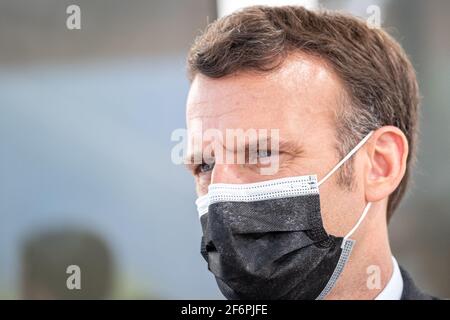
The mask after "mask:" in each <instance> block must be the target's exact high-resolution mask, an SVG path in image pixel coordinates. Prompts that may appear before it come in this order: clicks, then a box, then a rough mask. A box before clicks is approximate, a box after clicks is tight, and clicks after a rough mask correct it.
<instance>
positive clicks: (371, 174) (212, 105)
mask: <svg viewBox="0 0 450 320" xmlns="http://www.w3.org/2000/svg"><path fill="white" fill-rule="evenodd" d="M342 92H343V86H342V83H341V81H340V79H339V77H338V76H337V75H336V74H335V73H334V72H333V70H332V69H331V68H330V67H329V66H328V65H327V64H326V63H324V62H323V61H322V60H321V59H319V58H316V57H311V56H308V55H306V54H301V53H298V54H295V55H291V56H289V57H288V58H287V59H286V60H285V62H284V63H283V65H282V66H281V67H280V68H278V69H277V70H275V71H272V72H269V73H264V74H257V73H254V72H253V73H251V72H242V73H237V74H233V75H229V76H226V77H223V78H219V79H212V78H208V77H206V76H203V75H199V74H198V75H196V76H195V78H194V80H193V82H192V84H191V88H190V92H189V96H188V100H187V126H188V134H189V138H190V139H191V141H192V139H193V137H194V135H195V134H199V133H200V132H204V131H205V130H207V129H210V128H215V129H218V130H219V131H220V132H225V129H227V128H230V129H237V128H241V129H244V130H246V129H249V128H257V129H259V128H266V129H279V130H280V131H279V132H280V141H283V143H282V144H281V145H280V150H279V151H280V158H279V159H280V160H279V161H280V162H279V170H278V171H277V172H276V174H274V175H272V176H267V175H261V174H259V173H258V170H255V166H257V165H250V164H244V165H239V164H226V163H221V164H216V165H215V166H214V167H212V168H211V167H209V168H208V166H200V168H199V166H198V165H188V168H189V169H190V170H191V172H192V173H193V175H194V177H195V182H196V187H197V192H198V195H199V196H201V195H203V194H206V193H207V187H208V185H209V184H211V183H251V182H258V181H264V180H271V179H277V178H282V177H288V176H299V175H309V174H317V176H318V180H320V179H321V178H322V177H323V176H325V175H326V174H327V173H328V172H329V170H331V169H332V168H333V167H334V166H335V165H336V164H337V163H338V162H339V161H340V158H339V155H338V152H337V150H336V144H337V143H338V141H337V139H336V116H335V115H336V112H337V111H338V110H339V109H338V108H339V105H338V101H339V96H340V94H341V93H342ZM200 124H201V126H200ZM202 143H203V146H204V147H207V146H208V145H209V147H211V143H210V141H202ZM224 148H226V142H225V146H224ZM191 151H192V150H190V152H191ZM407 155H408V143H407V140H406V137H405V135H404V134H403V133H402V132H401V131H400V130H399V129H398V128H396V127H392V126H385V127H382V128H379V129H378V130H376V131H375V132H374V134H373V135H372V137H371V138H370V139H369V141H368V142H367V143H366V144H365V145H364V146H363V147H362V148H361V149H360V150H359V151H358V152H357V153H356V154H355V155H354V156H353V158H352V159H353V171H354V173H353V175H354V177H353V178H354V183H353V187H352V188H351V190H349V188H346V187H344V186H342V185H339V184H338V182H337V172H336V173H335V174H334V175H332V176H331V177H330V178H329V179H328V180H327V181H326V182H325V183H324V184H323V185H321V186H320V199H321V212H322V220H323V223H324V227H325V229H326V231H327V232H328V233H330V234H333V235H336V236H344V235H346V234H347V233H348V232H349V231H350V230H351V229H352V227H353V226H354V224H355V223H356V222H357V220H358V218H359V217H360V215H361V213H362V211H363V209H364V207H365V206H366V204H367V202H372V207H371V209H370V211H369V212H368V214H367V216H366V218H365V220H364V221H363V222H362V223H361V225H360V227H359V229H358V230H357V231H356V232H355V233H354V234H353V235H352V237H351V238H352V239H354V240H356V245H355V247H354V249H353V252H352V255H351V258H350V260H349V263H348V264H347V266H346V268H345V269H344V272H343V274H342V275H341V277H340V278H339V280H338V282H337V284H336V286H335V287H334V289H333V290H332V292H331V293H330V294H329V295H328V296H327V299H373V298H375V297H376V296H377V295H378V294H379V293H380V291H381V290H382V289H383V288H384V287H385V286H386V284H387V282H388V281H389V279H390V278H391V275H392V270H393V267H392V260H391V250H390V246H389V239H388V232H387V222H386V209H387V202H388V197H389V195H390V194H391V193H392V192H393V191H394V190H395V189H396V188H397V186H398V185H399V184H400V182H401V179H402V178H403V176H404V174H405V169H406V158H407ZM201 168H203V169H204V170H200V169H201ZM202 171H204V172H202ZM369 266H377V267H378V268H379V270H380V277H381V286H380V288H379V289H377V288H375V289H374V288H371V289H369V288H368V286H367V281H368V277H369V274H368V272H367V268H368V267H369Z"/></svg>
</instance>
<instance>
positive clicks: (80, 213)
mask: <svg viewBox="0 0 450 320" xmlns="http://www.w3.org/2000/svg"><path fill="white" fill-rule="evenodd" d="M272 2H274V1H247V0H246V1H225V0H224V1H220V0H219V1H218V2H216V1H214V0H185V1H175V0H164V1H161V0H160V1H145V0H127V1H119V0H107V1H106V0H71V1H66V0H0V298H1V299H16V298H48V297H55V296H58V294H59V292H60V291H59V290H61V288H59V287H58V283H60V282H61V281H59V282H58V281H57V279H59V278H61V279H66V278H67V277H68V274H66V273H65V270H63V269H62V268H61V267H60V266H66V265H68V264H71V263H75V262H77V263H78V264H81V269H82V270H89V271H86V274H84V273H82V278H83V276H86V277H88V279H91V281H89V282H90V283H93V284H95V286H94V288H96V289H92V290H91V291H90V292H89V295H88V296H69V297H64V298H80V297H81V298H105V297H110V298H121V299H131V298H137V299H140V298H143V299H145V298H151V299H166V298H171V299H214V298H219V299H220V298H223V297H222V295H221V294H220V292H219V290H218V289H217V286H216V283H215V281H214V279H213V276H212V275H211V274H210V273H209V272H208V270H207V265H206V263H205V262H204V260H203V258H202V257H201V255H200V252H199V250H200V235H201V228H200V223H199V221H198V217H197V212H196V208H195V206H194V200H195V193H194V185H193V180H192V179H191V177H190V175H189V174H188V172H186V171H185V169H184V168H183V167H182V166H177V165H174V164H172V162H171V157H170V155H171V149H172V147H173V146H174V144H175V143H174V142H172V141H171V139H170V137H171V133H172V131H173V130H174V129H177V128H184V127H185V121H184V107H185V99H186V96H187V92H188V88H189V83H188V81H187V79H186V72H185V56H186V52H187V50H188V48H189V46H190V44H191V43H192V41H193V39H194V37H195V36H196V35H198V34H199V33H200V31H201V30H202V29H203V28H204V27H205V26H206V25H207V23H208V22H211V21H213V20H215V19H216V18H217V17H218V16H222V15H224V14H226V13H229V12H231V11H233V10H234V9H236V8H238V7H241V6H244V5H248V4H255V3H259V4H264V3H272ZM275 2H276V3H277V4H283V3H286V4H302V5H305V6H307V7H310V8H317V7H319V6H321V7H325V8H330V9H337V10H342V11H347V12H351V13H353V14H356V15H358V16H360V17H362V18H367V17H369V16H370V13H369V12H368V11H367V9H368V7H369V6H371V5H376V6H378V7H379V8H380V9H381V23H382V25H383V27H385V28H387V30H388V31H389V32H390V33H391V34H392V35H393V36H394V37H395V38H396V39H397V40H398V41H400V43H401V44H402V45H403V46H404V48H405V49H406V51H407V52H408V53H409V55H410V57H411V59H412V61H413V64H414V66H415V67H416V70H417V72H418V75H419V80H420V84H421V91H422V95H423V107H422V119H421V120H422V122H421V141H420V147H419V154H418V163H417V166H416V169H415V172H414V181H415V183H414V186H413V187H412V188H411V189H410V192H409V194H408V196H407V198H406V199H405V201H404V202H403V205H402V206H401V208H400V209H399V210H398V211H397V212H396V214H395V215H394V217H393V220H392V221H391V224H390V236H391V239H392V246H393V251H394V254H395V256H396V257H397V260H398V261H399V262H400V264H402V265H403V266H404V267H405V268H406V269H407V270H408V271H409V272H410V273H411V274H412V275H413V277H414V278H415V280H416V282H417V284H418V285H419V286H420V287H421V288H422V289H424V290H425V291H428V292H430V293H432V294H434V295H437V296H441V297H450V276H449V270H450V250H449V248H450V233H449V230H450V163H449V159H450V142H449V137H450V125H449V123H450V108H449V102H448V101H450V90H449V87H450V59H449V58H450V37H449V36H448V33H449V31H450V20H449V19H448V14H450V2H449V1H446V0H431V1H420V0H391V1H388V0H385V1H383V0H379V1H377V0H371V1H365V0H353V1H352V0H322V1H314V0H313V1H275ZM72 4H75V5H78V6H79V7H80V9H81V29H80V30H69V29H68V28H67V27H66V20H67V18H68V16H69V14H67V13H66V9H67V7H68V6H69V5H72ZM75 264H76V263H75ZM61 270H62V273H61ZM82 272H83V271H82ZM55 279H56V280H55ZM55 281H56V282H55ZM64 284H65V283H64Z"/></svg>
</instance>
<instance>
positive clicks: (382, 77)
mask: <svg viewBox="0 0 450 320" xmlns="http://www.w3.org/2000/svg"><path fill="white" fill-rule="evenodd" d="M188 66H189V75H190V78H191V81H192V86H191V90H190V94H189V98H188V110H187V121H188V128H189V130H190V134H192V133H193V132H195V131H196V130H198V128H199V126H198V123H202V128H201V130H207V129H209V128H216V129H219V130H225V129H230V128H241V129H244V130H246V129H249V128H256V129H260V128H267V129H279V130H280V164H279V166H280V168H279V170H278V172H277V173H276V174H275V175H274V177H273V178H278V177H284V176H294V175H304V174H310V173H317V174H318V175H319V179H320V177H321V175H322V176H323V175H324V174H326V173H327V171H328V170H330V169H331V168H332V167H333V166H334V165H335V164H336V163H337V162H338V161H339V160H340V159H341V158H342V157H343V156H344V155H345V154H346V153H347V152H348V151H350V150H351V149H352V147H353V146H355V145H356V144H357V143H358V141H360V140H361V139H362V138H363V137H364V136H365V135H366V134H368V133H369V132H370V131H372V130H377V131H376V132H375V134H374V136H373V137H372V138H371V140H370V141H369V144H368V146H367V147H366V148H365V153H363V152H361V153H359V154H357V155H356V156H355V157H354V158H353V159H350V160H349V161H348V162H347V163H346V164H345V165H344V167H343V168H342V169H341V170H339V171H338V172H337V174H336V176H335V177H334V179H335V180H334V182H328V183H327V184H324V186H323V188H321V194H322V197H325V198H326V199H328V200H326V199H325V200H326V201H325V203H324V204H323V206H324V208H326V207H327V202H328V203H329V205H330V207H329V208H328V209H331V208H333V210H332V211H333V215H335V216H336V211H337V209H338V208H337V207H336V206H338V207H341V208H340V209H339V211H341V212H345V211H346V210H350V211H352V209H351V207H352V206H353V207H354V206H356V204H358V203H359V202H361V203H362V202H364V201H366V200H367V201H375V202H376V201H382V202H385V205H386V212H387V218H388V219H389V218H390V217H391V215H392V213H393V212H394V210H395V209H396V208H397V206H398V204H399V202H400V200H401V198H402V196H403V195H404V192H405V190H406V186H407V182H408V176H409V172H410V166H411V163H412V160H413V154H414V150H415V145H416V137H415V135H416V130H417V119H418V104H419V93H418V86H417V81H416V77H415V72H414V69H413V67H412V66H411V64H410V62H409V60H408V58H407V57H406V55H405V53H404V51H403V50H402V49H401V47H400V46H399V45H398V44H397V43H396V42H395V40H393V39H392V38H391V37H390V36H389V35H388V34H386V33H385V32H384V31H382V30H380V29H371V28H370V27H369V26H367V25H366V24H365V23H364V21H360V20H358V19H356V18H354V17H351V16H347V15H343V14H337V13H327V12H320V13H315V12H311V11H308V10H306V9H304V8H302V7H251V8H247V9H244V10H242V11H239V12H236V13H234V14H232V15H230V16H227V17H224V18H222V19H220V20H218V21H216V22H214V23H212V24H211V25H209V26H208V28H207V30H206V31H205V32H204V33H203V34H202V35H201V36H200V37H199V38H197V40H196V41H195V43H194V45H193V46H192V48H191V51H190V53H189V57H188ZM200 167H201V166H200ZM204 167H206V168H207V169H206V170H205V169H203V167H201V168H199V167H195V168H193V170H196V171H195V175H196V180H197V185H198V190H199V192H200V193H205V190H206V189H205V187H207V185H208V184H210V183H217V182H228V183H243V182H253V181H259V180H267V179H268V177H267V176H261V175H259V174H258V173H257V171H256V170H254V167H255V166H251V165H249V166H242V165H227V164H220V165H216V166H215V167H214V168H212V167H211V166H204ZM201 171H204V172H201ZM328 189H329V190H328ZM342 199H346V201H342ZM358 207H360V206H358ZM324 212H327V210H326V209H325V210H324ZM338 216H340V215H338ZM340 217H341V218H342V216H340ZM324 220H325V224H326V225H327V224H328V223H329V224H335V223H337V224H339V222H337V221H334V222H332V221H328V223H327V220H329V219H327V217H324ZM332 220H334V219H332ZM339 221H341V220H340V219H339ZM345 225H346V226H348V225H347V224H345ZM342 227H345V226H342ZM338 229H340V228H338Z"/></svg>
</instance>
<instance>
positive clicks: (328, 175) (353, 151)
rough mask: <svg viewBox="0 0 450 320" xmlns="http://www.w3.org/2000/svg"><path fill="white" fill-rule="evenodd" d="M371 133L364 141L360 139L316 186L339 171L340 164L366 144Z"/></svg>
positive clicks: (370, 133)
mask: <svg viewBox="0 0 450 320" xmlns="http://www.w3.org/2000/svg"><path fill="white" fill-rule="evenodd" d="M372 134H373V131H370V132H369V133H368V134H367V136H365V137H364V139H362V140H361V141H360V142H359V143H358V144H357V145H356V146H355V147H354V148H353V149H352V150H351V151H350V152H349V153H348V154H347V155H346V156H345V157H344V158H343V159H342V160H341V161H339V163H338V164H337V165H335V166H334V168H333V169H331V171H330V172H328V173H327V175H326V176H325V177H323V178H322V180H320V181H319V182H318V183H317V186H320V185H321V184H322V183H324V182H325V181H326V180H327V179H328V178H329V177H331V175H332V174H333V173H335V172H336V170H337V169H339V167H340V166H342V164H343V163H344V162H345V161H347V160H348V159H350V158H351V156H353V155H354V154H355V153H356V152H357V151H358V150H359V149H360V148H361V147H362V146H363V145H364V144H365V143H366V142H367V140H369V138H370V137H371V136H372Z"/></svg>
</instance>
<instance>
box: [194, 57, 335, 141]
mask: <svg viewBox="0 0 450 320" xmlns="http://www.w3.org/2000/svg"><path fill="white" fill-rule="evenodd" d="M341 92H342V86H341V84H340V81H339V78H338V77H337V76H336V75H335V73H334V72H333V71H332V70H331V68H329V67H328V66H327V65H326V64H325V63H324V62H323V61H322V60H321V59H319V58H316V57H311V56H308V55H304V54H295V55H291V56H289V57H288V58H287V59H286V60H285V61H284V63H283V64H282V66H281V67H280V68H278V69H277V70H275V71H273V72H267V73H264V74H256V73H251V72H245V73H237V74H232V75H229V76H226V77H223V78H219V79H212V78H208V77H206V76H203V75H197V76H196V77H195V79H194V81H193V82H192V85H191V88H190V91H189V96H188V101H187V125H188V128H189V130H191V131H192V130H197V128H199V125H200V124H201V128H202V130H205V129H208V128H216V129H219V130H225V129H244V130H246V129H261V128H265V129H279V130H280V134H282V135H289V133H292V132H295V133H296V134H298V133H299V131H307V130H312V129H316V130H318V129H319V128H320V125H323V126H329V125H330V123H331V122H332V121H333V120H334V113H335V111H336V108H337V105H338V101H339V96H340V93H341Z"/></svg>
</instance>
